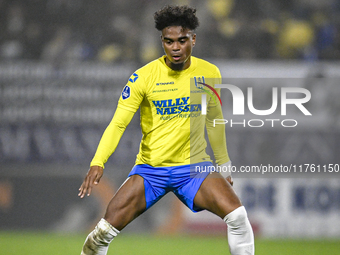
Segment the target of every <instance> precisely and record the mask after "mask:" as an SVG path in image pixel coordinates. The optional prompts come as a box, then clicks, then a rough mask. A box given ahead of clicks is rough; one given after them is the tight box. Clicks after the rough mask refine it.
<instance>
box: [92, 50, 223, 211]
mask: <svg viewBox="0 0 340 255" xmlns="http://www.w3.org/2000/svg"><path fill="white" fill-rule="evenodd" d="M220 82H221V75H220V71H219V69H218V68H217V67H216V66H215V65H213V64H211V63H209V62H207V61H204V60H202V59H199V58H195V57H192V56H191V65H190V66H189V68H187V69H185V70H181V71H175V70H172V69H171V68H170V67H168V66H167V65H166V63H165V56H163V57H161V58H159V59H157V60H154V61H152V62H150V63H149V64H147V65H145V66H144V67H142V68H140V69H139V70H137V71H136V72H135V73H134V74H133V75H132V76H131V77H130V78H129V81H128V83H127V84H126V86H125V87H124V88H123V91H122V94H121V97H120V99H119V102H118V106H117V109H116V112H115V114H114V117H113V119H112V121H111V123H110V124H109V126H108V127H107V129H106V130H105V132H104V134H103V136H102V139H101V141H100V143H99V146H98V148H97V151H96V154H95V156H94V158H93V160H92V162H91V166H94V165H97V166H102V167H104V164H105V163H106V161H107V160H108V158H109V157H110V155H111V154H112V153H113V152H114V150H115V149H116V147H117V145H118V143H119V140H120V138H121V136H122V134H123V132H124V130H125V128H126V126H127V125H128V124H129V122H130V121H131V119H132V117H133V115H134V113H135V112H136V111H137V110H138V109H139V107H140V118H141V130H142V134H143V136H142V140H141V143H140V148H139V153H138V155H137V159H136V164H135V167H134V168H133V169H132V171H131V173H130V175H129V176H131V175H133V174H138V175H141V176H142V177H143V178H144V185H145V197H146V201H147V208H149V207H150V206H151V205H152V204H153V203H155V202H156V201H158V200H159V198H160V197H162V196H163V195H164V194H166V193H167V192H168V191H173V192H174V193H175V194H176V195H177V196H178V197H179V198H180V199H181V200H182V201H183V202H184V203H185V204H186V205H187V206H188V207H189V208H190V209H192V210H193V211H197V210H198V208H194V205H193V199H194V197H195V195H196V193H197V191H198V189H199V187H200V185H201V184H202V182H203V180H204V178H205V177H206V176H207V174H209V173H199V172H197V173H196V174H197V176H196V175H195V176H193V175H192V172H193V171H192V169H194V168H193V166H196V165H197V164H203V165H212V162H211V159H210V157H209V155H207V153H206V152H205V149H206V146H207V142H206V140H205V132H204V131H205V128H207V133H208V136H209V141H210V144H211V147H212V149H213V151H214V156H215V159H216V163H217V164H219V165H221V164H223V163H226V162H228V161H229V156H228V152H227V147H226V139H225V129H224V125H216V126H215V127H213V120H214V119H223V115H222V110H221V105H220V104H219V101H218V100H215V99H214V98H211V97H209V99H210V100H208V106H207V115H202V107H201V95H202V93H204V91H205V90H202V86H203V84H204V83H209V86H211V87H214V84H216V83H220ZM216 91H217V93H220V90H217V89H216ZM213 96H215V95H213ZM190 169H191V171H190ZM181 172H182V174H183V176H184V177H185V178H186V179H185V178H184V179H185V180H184V179H181V177H179V176H180V174H179V173H181ZM190 172H191V173H190ZM161 176H163V177H164V178H163V177H161ZM175 176H176V177H175ZM173 177H175V179H173V181H171V178H173ZM192 177H199V178H192ZM169 178H170V179H169ZM161 180H163V181H161ZM176 180H180V181H176ZM171 183H173V184H174V183H176V185H173V184H171ZM181 183H182V184H181ZM156 186H157V187H156ZM178 187H180V189H181V190H178ZM157 189H158V190H157ZM159 189H160V190H159ZM155 194H159V195H156V196H155Z"/></svg>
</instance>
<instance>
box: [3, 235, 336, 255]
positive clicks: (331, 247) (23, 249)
mask: <svg viewBox="0 0 340 255" xmlns="http://www.w3.org/2000/svg"><path fill="white" fill-rule="evenodd" d="M85 237H86V234H83V235H58V234H50V233H40V232H36V233H34V232H33V233H32V232H0V254H2V255H19V254H20V255H26V254H27V255H32V254H34V255H46V254H48V255H66V254H80V250H81V247H82V244H83V242H84V240H85ZM255 246H256V248H255V249H256V254H257V255H279V254H280V255H321V254H322V255H323V254H332V255H337V254H339V255H340V240H327V239H325V240H286V239H282V240H266V239H257V240H256V241H255ZM110 254H112V255H114V254H117V255H119V254H125V255H134V254H136V255H160V254H161V255H170V254H174V255H182V254H183V255H188V254H194V255H199V254H202V255H206V254H211V255H213V254H216V255H217V254H229V252H228V245H227V241H226V239H225V238H223V237H202V236H173V237H165V236H162V237H156V236H154V235H128V234H126V235H124V234H120V236H119V237H118V238H116V239H115V240H114V241H113V242H112V244H111V246H110V249H109V252H108V255H110Z"/></svg>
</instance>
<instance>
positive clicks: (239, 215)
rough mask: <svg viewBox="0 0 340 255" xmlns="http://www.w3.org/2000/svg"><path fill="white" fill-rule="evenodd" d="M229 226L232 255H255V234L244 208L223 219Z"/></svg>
mask: <svg viewBox="0 0 340 255" xmlns="http://www.w3.org/2000/svg"><path fill="white" fill-rule="evenodd" d="M223 220H224V221H225V222H226V223H227V225H228V243H229V249H230V253H231V254H232V255H254V254H255V251H254V233H253V229H252V228H251V225H250V222H249V220H248V217H247V212H246V209H245V208H244V206H241V207H239V208H237V209H235V210H234V211H232V212H231V213H229V214H228V215H227V216H225V217H224V219H223Z"/></svg>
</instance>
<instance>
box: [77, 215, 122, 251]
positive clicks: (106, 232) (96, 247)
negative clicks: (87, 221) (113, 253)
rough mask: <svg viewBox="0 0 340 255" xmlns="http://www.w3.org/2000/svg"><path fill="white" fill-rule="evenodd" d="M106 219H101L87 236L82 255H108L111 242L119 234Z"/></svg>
mask: <svg viewBox="0 0 340 255" xmlns="http://www.w3.org/2000/svg"><path fill="white" fill-rule="evenodd" d="M119 233H120V232H119V230H117V229H115V228H114V227H113V226H112V225H111V224H110V223H108V222H107V221H106V220H105V219H101V220H100V221H99V223H98V224H97V226H96V227H95V229H94V230H93V231H92V232H91V233H90V234H89V235H88V236H87V238H86V240H85V243H84V246H83V250H82V252H81V255H106V253H107V250H108V248H109V244H110V242H111V241H112V240H113V238H114V237H116V236H117V235H118V234H119Z"/></svg>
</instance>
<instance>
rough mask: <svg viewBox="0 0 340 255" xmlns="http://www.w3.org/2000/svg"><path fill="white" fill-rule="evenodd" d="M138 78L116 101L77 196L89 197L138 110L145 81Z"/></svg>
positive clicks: (133, 76) (137, 74)
mask: <svg viewBox="0 0 340 255" xmlns="http://www.w3.org/2000/svg"><path fill="white" fill-rule="evenodd" d="M142 76H143V77H140V76H139V72H136V73H134V74H133V75H132V76H131V77H130V79H129V82H128V84H126V86H125V87H124V89H123V91H122V94H121V97H120V99H119V101H118V106H117V109H116V112H115V114H114V116H113V118H112V120H111V122H110V124H109V125H108V127H107V128H106V130H105V132H104V134H103V136H102V138H101V140H100V142H99V145H98V148H97V151H96V153H95V155H94V157H93V159H92V161H91V164H90V170H89V171H88V172H87V175H86V177H85V179H84V181H83V183H82V185H81V186H80V188H79V194H78V196H79V197H80V198H83V197H84V196H85V195H87V196H89V195H90V194H91V190H92V187H93V185H96V184H98V183H99V181H100V178H101V177H102V175H103V169H104V164H105V163H106V162H107V160H108V158H109V157H110V156H111V154H112V153H113V152H114V151H115V150H116V148H117V145H118V143H119V141H120V139H121V137H122V135H123V133H124V131H125V129H126V127H127V125H128V124H129V123H130V121H131V120H132V117H133V115H134V114H135V112H136V111H137V110H138V108H139V106H140V104H141V102H142V100H143V98H144V95H145V84H146V82H145V79H144V75H142Z"/></svg>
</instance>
